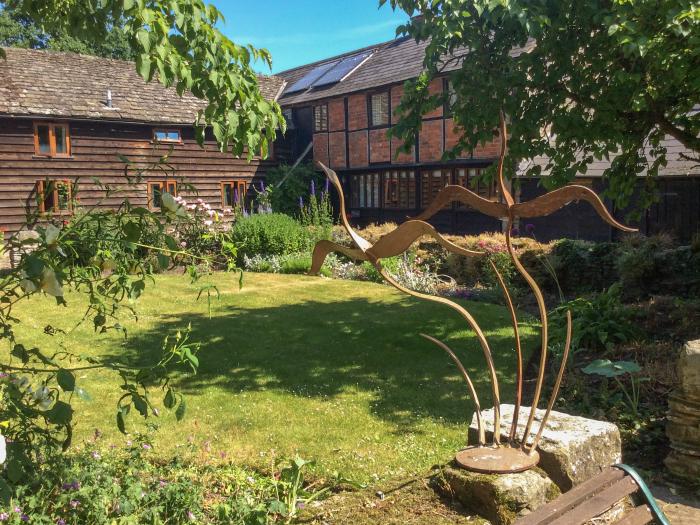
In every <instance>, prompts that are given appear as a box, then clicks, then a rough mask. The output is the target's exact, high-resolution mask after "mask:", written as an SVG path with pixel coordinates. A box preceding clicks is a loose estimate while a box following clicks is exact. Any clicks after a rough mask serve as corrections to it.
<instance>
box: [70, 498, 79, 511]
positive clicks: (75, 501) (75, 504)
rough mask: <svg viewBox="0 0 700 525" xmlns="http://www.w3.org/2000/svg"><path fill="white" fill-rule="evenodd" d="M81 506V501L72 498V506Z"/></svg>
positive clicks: (73, 507)
mask: <svg viewBox="0 0 700 525" xmlns="http://www.w3.org/2000/svg"><path fill="white" fill-rule="evenodd" d="M79 506H80V502H79V501H78V500H77V499H72V500H70V508H71V509H77V508H78V507H79Z"/></svg>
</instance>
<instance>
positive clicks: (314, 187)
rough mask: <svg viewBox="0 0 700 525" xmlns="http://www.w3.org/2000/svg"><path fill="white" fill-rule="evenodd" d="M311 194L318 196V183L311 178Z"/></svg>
mask: <svg viewBox="0 0 700 525" xmlns="http://www.w3.org/2000/svg"><path fill="white" fill-rule="evenodd" d="M309 190H310V191H309V194H310V195H311V196H312V197H314V196H316V183H315V182H314V180H313V179H311V187H310V188H309Z"/></svg>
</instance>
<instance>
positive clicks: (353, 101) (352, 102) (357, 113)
mask: <svg viewBox="0 0 700 525" xmlns="http://www.w3.org/2000/svg"><path fill="white" fill-rule="evenodd" d="M366 127H367V95H366V94H365V93H358V94H357V95H350V96H349V97H348V129H349V130H350V131H353V130H356V129H365V128H366Z"/></svg>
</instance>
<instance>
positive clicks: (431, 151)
mask: <svg viewBox="0 0 700 525" xmlns="http://www.w3.org/2000/svg"><path fill="white" fill-rule="evenodd" d="M418 144H419V150H418V151H419V155H420V160H421V162H428V161H436V160H440V159H441V158H442V119H440V120H428V121H425V122H423V129H421V131H420V136H419V142H418Z"/></svg>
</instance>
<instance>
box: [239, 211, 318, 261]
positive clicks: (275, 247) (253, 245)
mask: <svg viewBox="0 0 700 525" xmlns="http://www.w3.org/2000/svg"><path fill="white" fill-rule="evenodd" d="M231 235H232V238H233V242H234V243H235V244H236V246H237V247H238V254H239V257H240V258H241V259H242V258H243V257H244V256H246V255H247V256H248V257H252V256H254V255H286V254H290V253H299V252H304V251H308V250H310V249H311V247H312V246H313V244H314V243H315V242H316V241H317V240H319V239H321V238H327V237H328V236H329V235H330V232H327V231H325V230H322V229H318V228H307V227H306V226H303V225H302V224H300V223H299V222H297V221H296V220H294V219H293V218H292V217H290V216H289V215H284V214H282V213H268V214H259V215H251V216H249V217H243V218H240V219H238V220H237V221H236V222H235V224H234V225H233V229H232V231H231Z"/></svg>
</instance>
